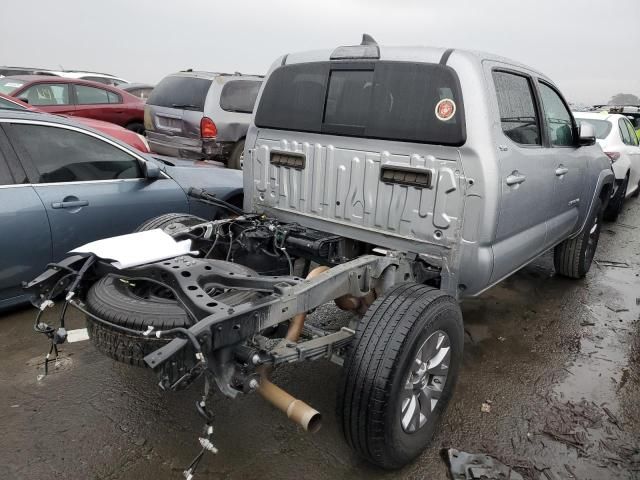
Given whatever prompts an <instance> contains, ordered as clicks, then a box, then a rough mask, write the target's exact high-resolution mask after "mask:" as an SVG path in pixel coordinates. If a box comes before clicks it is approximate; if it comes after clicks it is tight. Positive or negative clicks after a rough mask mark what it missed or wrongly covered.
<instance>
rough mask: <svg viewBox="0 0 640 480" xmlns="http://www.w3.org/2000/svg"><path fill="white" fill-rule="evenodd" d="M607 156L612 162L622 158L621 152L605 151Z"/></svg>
mask: <svg viewBox="0 0 640 480" xmlns="http://www.w3.org/2000/svg"><path fill="white" fill-rule="evenodd" d="M604 153H605V155H606V156H607V157H609V158H610V159H611V163H614V162H615V161H616V160H618V159H619V158H620V152H604Z"/></svg>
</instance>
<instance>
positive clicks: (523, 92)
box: [493, 70, 542, 145]
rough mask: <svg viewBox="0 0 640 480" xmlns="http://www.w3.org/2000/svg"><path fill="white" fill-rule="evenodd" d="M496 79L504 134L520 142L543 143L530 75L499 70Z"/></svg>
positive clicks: (494, 77)
mask: <svg viewBox="0 0 640 480" xmlns="http://www.w3.org/2000/svg"><path fill="white" fill-rule="evenodd" d="M493 82H494V84H495V88H496V96H497V98H498V108H499V110H500V122H501V124H502V131H503V132H504V134H505V135H506V136H507V137H509V138H510V139H511V140H513V141H514V142H516V143H518V144H520V145H542V142H541V139H540V118H539V116H538V112H537V109H536V105H535V101H534V97H533V90H532V88H531V82H530V80H529V78H527V77H526V76H524V75H518V74H515V73H511V72H503V71H499V70H496V71H494V72H493Z"/></svg>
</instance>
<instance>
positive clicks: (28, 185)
mask: <svg viewBox="0 0 640 480" xmlns="http://www.w3.org/2000/svg"><path fill="white" fill-rule="evenodd" d="M18 187H33V185H31V184H30V183H12V184H11V185H0V190H1V189H3V188H18Z"/></svg>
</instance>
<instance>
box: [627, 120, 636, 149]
mask: <svg viewBox="0 0 640 480" xmlns="http://www.w3.org/2000/svg"><path fill="white" fill-rule="evenodd" d="M624 123H625V125H626V126H627V130H628V131H629V138H630V140H631V145H633V146H634V147H637V146H638V135H636V131H635V130H634V129H633V125H631V122H630V121H629V120H628V119H625V120H624Z"/></svg>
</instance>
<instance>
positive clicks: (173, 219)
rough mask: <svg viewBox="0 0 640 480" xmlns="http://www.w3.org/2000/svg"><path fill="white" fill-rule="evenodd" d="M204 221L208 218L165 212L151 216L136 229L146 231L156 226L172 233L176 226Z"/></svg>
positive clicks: (189, 225)
mask: <svg viewBox="0 0 640 480" xmlns="http://www.w3.org/2000/svg"><path fill="white" fill-rule="evenodd" d="M203 222H206V220H205V219H203V218H200V217H196V216H195V215H189V214H187V213H165V214H164V215H160V216H158V217H153V218H150V219H149V220H147V221H146V222H144V223H142V224H141V225H140V226H138V228H136V229H135V231H136V232H144V231H146V230H155V229H156V228H159V229H161V230H164V231H165V232H167V233H170V232H171V230H174V229H176V228H182V227H191V226H193V225H197V224H198V223H203Z"/></svg>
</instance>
